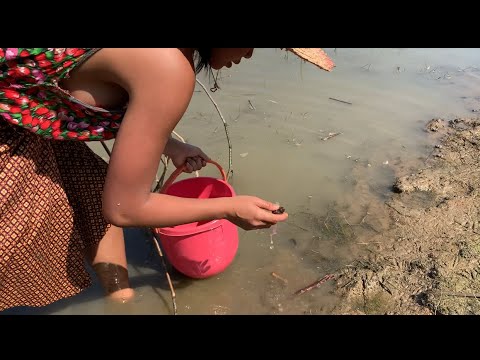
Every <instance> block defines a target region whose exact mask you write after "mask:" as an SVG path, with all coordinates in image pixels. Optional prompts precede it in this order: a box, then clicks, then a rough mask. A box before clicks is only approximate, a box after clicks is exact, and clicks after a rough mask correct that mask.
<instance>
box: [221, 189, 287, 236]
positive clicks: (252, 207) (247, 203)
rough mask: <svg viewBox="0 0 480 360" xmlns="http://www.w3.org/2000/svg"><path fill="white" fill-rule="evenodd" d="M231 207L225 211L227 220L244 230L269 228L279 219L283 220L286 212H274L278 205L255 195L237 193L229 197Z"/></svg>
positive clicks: (285, 217) (285, 218)
mask: <svg viewBox="0 0 480 360" xmlns="http://www.w3.org/2000/svg"><path fill="white" fill-rule="evenodd" d="M231 201H232V202H231V204H232V206H231V209H230V211H229V212H228V213H227V220H229V221H230V222H232V223H234V224H235V225H237V226H239V227H241V228H242V229H244V230H255V229H265V228H269V227H271V226H273V225H275V224H276V223H278V222H280V221H285V220H287V218H288V214H287V213H286V212H283V213H282V214H274V213H272V211H275V210H278V209H279V205H276V204H272V203H271V202H269V201H266V200H263V199H260V198H258V197H255V196H245V195H238V196H235V197H233V198H232V199H231Z"/></svg>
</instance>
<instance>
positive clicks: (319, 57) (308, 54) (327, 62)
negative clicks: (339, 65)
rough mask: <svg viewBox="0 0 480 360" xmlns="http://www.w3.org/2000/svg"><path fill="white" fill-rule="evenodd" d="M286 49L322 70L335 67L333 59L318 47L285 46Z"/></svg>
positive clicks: (330, 69)
mask: <svg viewBox="0 0 480 360" xmlns="http://www.w3.org/2000/svg"><path fill="white" fill-rule="evenodd" d="M286 50H287V51H290V52H292V53H294V54H295V55H297V56H298V57H300V58H301V59H303V60H305V61H308V62H309V63H312V64H314V65H316V66H318V67H319V68H320V69H322V70H326V71H332V69H333V68H334V67H335V63H334V62H333V60H332V59H330V57H329V56H328V55H327V53H326V52H325V51H323V50H322V49H320V48H286Z"/></svg>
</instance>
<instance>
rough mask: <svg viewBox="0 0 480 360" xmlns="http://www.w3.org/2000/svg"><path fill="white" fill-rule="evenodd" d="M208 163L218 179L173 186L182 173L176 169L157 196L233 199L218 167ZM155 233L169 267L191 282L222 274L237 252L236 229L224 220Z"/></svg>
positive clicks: (160, 230)
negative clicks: (169, 264) (215, 169)
mask: <svg viewBox="0 0 480 360" xmlns="http://www.w3.org/2000/svg"><path fill="white" fill-rule="evenodd" d="M208 162H209V163H211V164H214V165H216V166H217V167H218V169H219V170H220V173H221V174H222V179H215V178H211V177H196V178H190V179H185V180H181V181H178V182H176V183H174V184H173V182H174V181H175V179H176V178H177V177H178V176H179V175H180V174H181V173H182V172H183V170H184V169H183V168H178V169H177V170H175V171H174V172H173V173H172V175H171V176H170V178H169V179H168V180H167V181H166V182H165V185H164V186H163V188H162V190H161V191H160V193H162V194H168V195H173V196H179V197H184V198H197V199H208V198H218V197H233V196H235V191H234V190H233V188H232V187H231V186H230V184H228V182H227V177H226V175H225V171H224V170H223V169H222V167H221V166H220V165H219V164H217V163H216V162H214V161H211V160H210V161H208ZM155 232H156V233H157V234H158V235H159V238H160V243H161V245H162V248H163V250H164V252H165V255H166V257H167V259H168V260H169V262H170V263H171V264H172V266H173V267H174V268H175V269H177V270H178V271H180V272H181V273H183V274H184V275H186V276H189V277H191V278H195V279H203V278H207V277H210V276H213V275H217V274H219V273H221V272H222V271H224V270H225V269H226V268H227V267H228V266H229V265H230V264H231V263H232V261H233V259H234V258H235V255H236V253H237V250H238V229H237V226H236V225H234V224H233V223H231V222H230V221H228V220H224V219H221V220H212V221H203V222H194V223H189V224H183V225H178V226H173V227H164V228H157V229H155Z"/></svg>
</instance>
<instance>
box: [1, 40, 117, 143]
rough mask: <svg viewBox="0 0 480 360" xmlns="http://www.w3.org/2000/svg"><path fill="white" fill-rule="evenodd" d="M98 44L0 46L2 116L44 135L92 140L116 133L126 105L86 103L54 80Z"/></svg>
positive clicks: (70, 68)
mask: <svg viewBox="0 0 480 360" xmlns="http://www.w3.org/2000/svg"><path fill="white" fill-rule="evenodd" d="M98 50H100V49H97V48H95V49H93V48H92V49H89V48H0V121H2V117H3V119H4V120H6V121H8V122H9V123H11V124H14V125H18V126H21V127H23V128H25V129H28V130H30V131H32V132H34V133H36V134H38V135H40V136H42V137H44V138H47V139H54V140H80V141H95V140H109V139H112V138H114V137H115V135H116V132H117V131H118V128H119V127H120V123H121V120H122V118H123V116H124V114H125V108H124V109H121V110H118V111H112V110H105V109H102V108H100V107H95V106H91V105H88V104H85V103H83V102H81V101H79V100H77V99H75V98H74V97H72V96H71V95H70V94H69V93H68V91H66V90H64V89H61V88H60V87H59V86H58V83H59V82H60V80H62V79H64V78H68V76H69V74H70V72H71V71H72V70H73V69H74V68H75V67H76V66H78V65H80V64H81V63H82V62H84V61H85V60H87V59H88V58H90V57H91V56H92V55H93V54H95V53H96V52H97V51H98Z"/></svg>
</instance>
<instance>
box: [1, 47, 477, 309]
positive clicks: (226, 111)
mask: <svg viewBox="0 0 480 360" xmlns="http://www.w3.org/2000/svg"><path fill="white" fill-rule="evenodd" d="M325 50H326V51H327V52H328V54H329V55H330V56H331V57H332V58H333V60H334V61H335V63H336V65H337V66H336V68H335V69H334V71H333V72H331V73H327V72H324V71H319V70H317V69H316V68H314V67H313V66H311V65H309V64H306V63H302V62H301V61H299V60H298V59H297V58H295V57H294V56H292V55H288V54H286V53H285V52H284V51H281V50H276V49H256V50H255V54H254V56H253V57H252V58H251V59H250V60H244V61H242V64H241V65H240V66H237V67H234V68H232V69H229V70H226V71H222V72H221V74H220V76H219V84H220V87H221V90H218V91H217V92H215V93H211V95H212V96H213V98H214V99H215V101H216V102H217V104H218V105H219V106H220V109H221V111H222V113H223V115H224V117H225V119H226V121H227V122H228V123H229V128H228V129H229V133H230V138H231V142H232V145H233V159H232V161H233V170H234V177H233V180H232V185H233V186H234V188H235V190H236V192H237V193H238V194H250V195H256V196H260V197H263V198H265V199H268V200H270V201H272V202H278V203H280V204H281V205H282V206H284V207H285V208H286V209H287V211H288V212H289V214H290V218H289V220H288V222H287V223H283V224H279V225H278V228H277V235H275V236H273V248H272V244H271V241H270V230H264V231H252V232H245V231H242V230H240V231H239V235H240V247H239V250H238V254H237V257H236V258H235V260H234V262H233V263H232V264H231V265H230V267H229V268H228V269H227V270H226V271H225V272H224V273H222V274H220V275H218V276H215V277H213V278H210V279H207V280H189V279H185V278H183V277H181V276H179V275H178V274H174V279H175V289H176V302H177V306H178V313H179V314H325V313H329V311H330V309H331V306H332V305H334V304H335V303H336V302H337V301H339V300H338V299H335V298H334V297H333V296H331V295H329V293H328V290H329V284H328V282H327V283H325V284H324V285H322V286H321V287H320V288H318V289H315V290H312V291H310V292H308V293H307V294H303V295H299V296H293V293H294V292H295V291H297V290H299V289H301V288H303V287H305V286H307V285H309V284H311V283H313V282H314V281H316V280H318V279H320V278H322V277H323V276H324V275H326V274H328V273H329V272H332V271H334V270H335V269H336V268H338V267H339V266H342V265H344V264H347V263H348V262H349V261H352V260H353V259H354V258H355V257H356V256H358V255H359V253H358V251H357V250H356V249H355V248H354V247H351V246H350V245H351V242H352V239H353V238H354V235H353V233H352V232H351V229H352V228H353V227H346V226H344V225H345V222H346V221H348V220H347V219H346V218H345V221H343V220H342V219H341V217H340V216H338V214H337V213H332V214H334V215H335V216H333V215H332V216H330V213H329V212H328V211H329V210H328V209H330V205H331V204H332V202H336V203H345V201H347V205H348V204H350V205H351V208H350V209H346V211H347V212H348V214H349V216H350V218H349V219H350V222H349V224H353V223H354V222H359V220H360V219H362V216H363V215H365V213H364V212H363V211H364V210H360V209H359V207H356V206H355V204H356V203H368V202H369V201H371V199H373V198H375V199H377V200H380V201H381V200H384V199H386V198H388V196H389V195H390V186H391V184H392V181H393V180H394V176H395V173H394V170H393V167H394V166H395V164H396V163H398V160H399V159H403V160H405V161H408V159H418V158H421V157H426V156H428V152H429V151H430V150H429V147H430V145H431V144H430V143H429V141H428V139H427V138H426V136H425V132H424V131H423V127H424V125H425V123H426V122H427V121H428V120H430V119H431V118H435V117H443V118H453V117H456V116H472V115H475V113H472V110H477V109H480V101H479V100H480V96H479V95H478V93H477V90H478V88H479V84H480V82H479V76H480V71H479V68H477V66H480V49H410V48H405V49H325ZM200 80H201V81H202V82H203V83H204V84H205V85H206V86H207V87H208V88H209V87H210V86H211V83H210V84H209V81H208V79H206V78H205V77H203V76H202V77H200ZM330 98H335V99H338V100H342V101H346V102H349V103H350V104H346V103H343V102H339V101H336V100H332V99H330ZM176 131H177V132H178V133H179V134H181V135H182V136H183V137H184V138H185V139H186V140H187V141H188V142H190V143H193V144H195V145H198V146H201V147H202V149H203V150H204V151H205V152H206V153H207V154H209V155H210V156H211V157H212V158H213V159H215V160H217V161H218V162H219V163H220V164H222V166H224V168H225V169H227V168H228V146H227V141H226V137H225V132H224V127H223V124H222V122H221V120H220V118H219V116H218V114H217V112H216V110H215V108H214V106H213V105H212V103H211V102H210V100H209V99H208V97H207V96H206V95H205V93H204V92H203V90H202V89H201V88H200V87H197V90H196V92H195V94H194V96H193V99H192V103H191V105H190V107H189V109H188V111H187V113H186V114H185V116H184V119H183V120H182V122H181V123H180V124H179V126H178V128H177V129H176ZM330 133H340V134H339V135H338V136H335V137H332V138H331V139H329V140H322V139H323V138H325V137H327V136H328V135H329V134H330ZM93 148H94V149H95V150H96V151H98V152H99V153H100V154H101V155H102V156H105V153H104V152H103V149H102V148H101V146H98V144H94V145H93ZM387 161H388V163H387ZM359 166H363V168H362V169H363V170H362V171H360V172H359V171H354V168H356V167H357V170H358V167H359ZM202 175H208V176H218V171H217V170H216V169H215V167H213V166H211V167H210V166H209V167H207V168H206V169H204V170H203V171H202ZM360 177H362V178H360ZM358 183H364V184H366V188H367V189H368V191H365V192H361V193H358V194H357V193H355V194H353V193H352V191H353V190H354V185H355V184H357V185H358ZM352 194H353V195H352ZM346 199H354V200H346ZM333 219H337V220H338V219H340V220H338V221H337V220H335V221H336V222H335V221H333ZM340 223H342V224H343V225H342V224H340ZM327 229H328V230H330V231H326V230H327ZM335 229H336V230H335ZM337 230H338V231H337ZM349 231H350V232H349ZM340 233H341V234H342V236H337V235H338V234H340ZM351 235H352V236H353V237H352V236H351ZM126 241H127V253H128V258H129V261H130V264H129V272H130V274H131V277H132V283H133V286H134V287H135V288H136V291H137V294H138V296H137V297H136V300H135V301H134V302H133V303H130V304H126V305H122V306H119V305H113V304H110V303H107V302H105V301H104V299H103V298H102V296H101V291H100V288H99V286H98V284H95V285H94V286H93V287H92V288H90V289H88V290H86V291H84V292H83V293H82V294H80V295H78V296H77V297H74V298H71V299H67V300H63V301H59V302H58V303H55V304H52V305H51V306H48V307H45V308H42V309H14V310H10V311H6V312H4V314H9V313H31V314H117V313H122V314H171V313H172V304H171V296H170V291H169V288H168V285H167V283H166V280H165V276H164V273H163V270H162V267H161V266H160V261H159V258H158V255H157V254H156V252H155V249H154V247H153V245H152V243H151V241H150V239H149V238H148V237H147V236H146V235H145V233H144V232H143V231H142V230H136V229H130V230H127V231H126ZM272 272H274V273H275V274H277V275H279V276H280V277H282V278H284V279H285V280H286V283H285V282H284V281H282V280H280V279H278V278H276V277H274V276H272Z"/></svg>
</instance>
